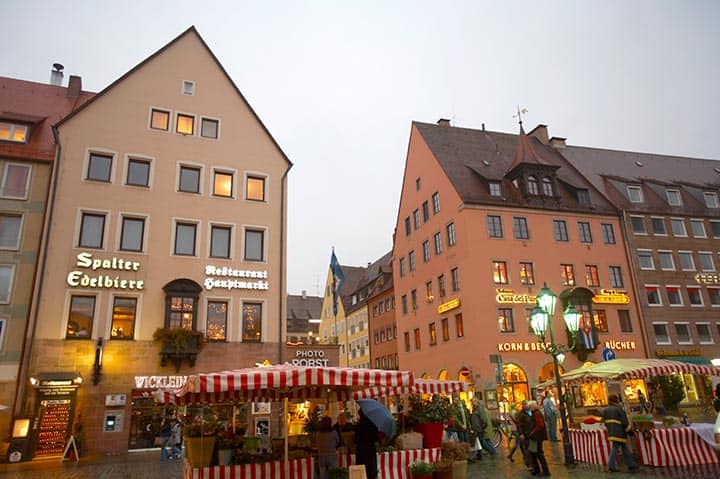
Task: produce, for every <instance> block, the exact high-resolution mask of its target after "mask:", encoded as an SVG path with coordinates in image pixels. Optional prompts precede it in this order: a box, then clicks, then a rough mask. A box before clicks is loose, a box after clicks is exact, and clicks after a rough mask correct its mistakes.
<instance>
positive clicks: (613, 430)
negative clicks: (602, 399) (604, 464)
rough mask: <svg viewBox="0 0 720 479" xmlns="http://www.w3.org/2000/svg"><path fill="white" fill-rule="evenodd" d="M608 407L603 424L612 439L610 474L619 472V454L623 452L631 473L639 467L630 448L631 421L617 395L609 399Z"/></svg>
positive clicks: (609, 460)
mask: <svg viewBox="0 0 720 479" xmlns="http://www.w3.org/2000/svg"><path fill="white" fill-rule="evenodd" d="M608 403H609V404H608V407H606V408H605V410H604V411H603V415H602V418H603V422H604V423H605V427H606V428H607V431H608V439H610V457H609V458H608V469H610V472H618V468H617V454H618V451H620V450H622V455H623V458H624V459H625V464H627V465H628V468H629V470H630V472H635V471H637V470H638V466H637V464H636V463H635V459H633V457H632V454H630V449H629V448H628V445H627V441H628V434H627V433H628V431H630V429H631V428H630V421H628V417H627V414H625V410H624V409H623V408H622V407H620V399H619V398H618V395H617V394H611V395H610V397H609V398H608Z"/></svg>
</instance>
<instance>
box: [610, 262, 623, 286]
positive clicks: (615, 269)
mask: <svg viewBox="0 0 720 479" xmlns="http://www.w3.org/2000/svg"><path fill="white" fill-rule="evenodd" d="M609 272H610V286H612V287H613V288H624V287H625V284H624V281H623V276H622V268H620V266H610V267H609Z"/></svg>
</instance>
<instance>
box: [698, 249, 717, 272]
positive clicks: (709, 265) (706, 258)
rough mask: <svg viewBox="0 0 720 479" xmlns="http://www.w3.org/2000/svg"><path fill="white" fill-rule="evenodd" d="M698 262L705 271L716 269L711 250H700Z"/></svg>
mask: <svg viewBox="0 0 720 479" xmlns="http://www.w3.org/2000/svg"><path fill="white" fill-rule="evenodd" d="M698 262H699V263H700V269H701V270H703V271H715V262H714V261H713V254H712V253H711V252H710V251H698Z"/></svg>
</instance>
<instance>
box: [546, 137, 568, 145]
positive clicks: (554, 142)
mask: <svg viewBox="0 0 720 479" xmlns="http://www.w3.org/2000/svg"><path fill="white" fill-rule="evenodd" d="M566 139H567V138H560V137H559V136H553V137H552V138H550V146H552V147H555V148H565V147H566V146H567V145H566V144H565V140H566Z"/></svg>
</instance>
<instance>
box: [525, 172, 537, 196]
mask: <svg viewBox="0 0 720 479" xmlns="http://www.w3.org/2000/svg"><path fill="white" fill-rule="evenodd" d="M527 189H528V191H527V192H528V194H529V195H535V196H537V195H539V194H540V191H539V190H538V180H537V178H535V177H534V176H528V179H527Z"/></svg>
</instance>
